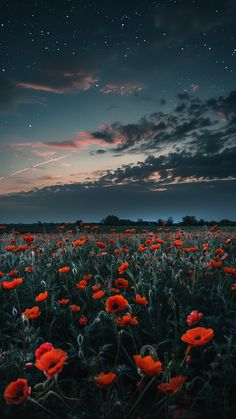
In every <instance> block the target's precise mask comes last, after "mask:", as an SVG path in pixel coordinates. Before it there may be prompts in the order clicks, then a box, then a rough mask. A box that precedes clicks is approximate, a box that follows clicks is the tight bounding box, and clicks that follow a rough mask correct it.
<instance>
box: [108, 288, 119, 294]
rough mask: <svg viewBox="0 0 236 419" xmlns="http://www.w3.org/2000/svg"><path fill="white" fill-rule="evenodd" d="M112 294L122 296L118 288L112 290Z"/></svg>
mask: <svg viewBox="0 0 236 419" xmlns="http://www.w3.org/2000/svg"><path fill="white" fill-rule="evenodd" d="M110 293H111V294H120V290H118V288H110Z"/></svg>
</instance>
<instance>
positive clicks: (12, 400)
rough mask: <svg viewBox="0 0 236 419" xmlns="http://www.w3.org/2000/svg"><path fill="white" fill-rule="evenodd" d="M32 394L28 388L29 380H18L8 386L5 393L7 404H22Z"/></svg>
mask: <svg viewBox="0 0 236 419" xmlns="http://www.w3.org/2000/svg"><path fill="white" fill-rule="evenodd" d="M30 393H31V388H30V387H29V386H28V382H27V380H25V379H24V378H18V380H16V381H12V382H11V383H9V384H8V386H7V387H6V389H5V391H4V395H3V397H4V399H5V401H6V402H7V404H15V405H17V404H20V403H22V402H23V401H24V400H26V399H27V398H28V397H29V395H30Z"/></svg>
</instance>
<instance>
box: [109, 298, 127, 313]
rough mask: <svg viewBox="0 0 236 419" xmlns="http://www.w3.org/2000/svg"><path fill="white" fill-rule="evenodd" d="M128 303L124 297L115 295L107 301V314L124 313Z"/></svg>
mask: <svg viewBox="0 0 236 419" xmlns="http://www.w3.org/2000/svg"><path fill="white" fill-rule="evenodd" d="M128 304H129V303H128V301H127V300H126V298H124V297H122V295H114V296H113V297H109V298H108V299H107V301H106V311H107V313H118V312H120V311H123V310H124V309H125V308H126V307H127V305H128Z"/></svg>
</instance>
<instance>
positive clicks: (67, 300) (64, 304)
mask: <svg viewBox="0 0 236 419" xmlns="http://www.w3.org/2000/svg"><path fill="white" fill-rule="evenodd" d="M69 301H70V300H69V298H62V299H61V300H57V302H58V304H61V305H62V306H66V305H67V304H69Z"/></svg>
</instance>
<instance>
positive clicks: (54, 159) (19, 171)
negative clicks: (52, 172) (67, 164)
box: [0, 154, 70, 180]
mask: <svg viewBox="0 0 236 419" xmlns="http://www.w3.org/2000/svg"><path fill="white" fill-rule="evenodd" d="M69 156H70V154H66V155H65V156H61V157H57V158H53V159H50V160H46V161H43V162H42V163H37V164H34V165H33V166H30V167H25V168H24V169H21V170H17V171H16V172H13V173H10V174H9V175H6V176H3V177H0V180H3V179H7V178H8V177H11V176H16V175H18V174H19V173H22V172H27V171H28V170H31V169H34V168H35V167H39V166H43V165H44V164H49V163H53V162H54V161H59V160H63V159H66V158H67V157H69Z"/></svg>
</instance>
